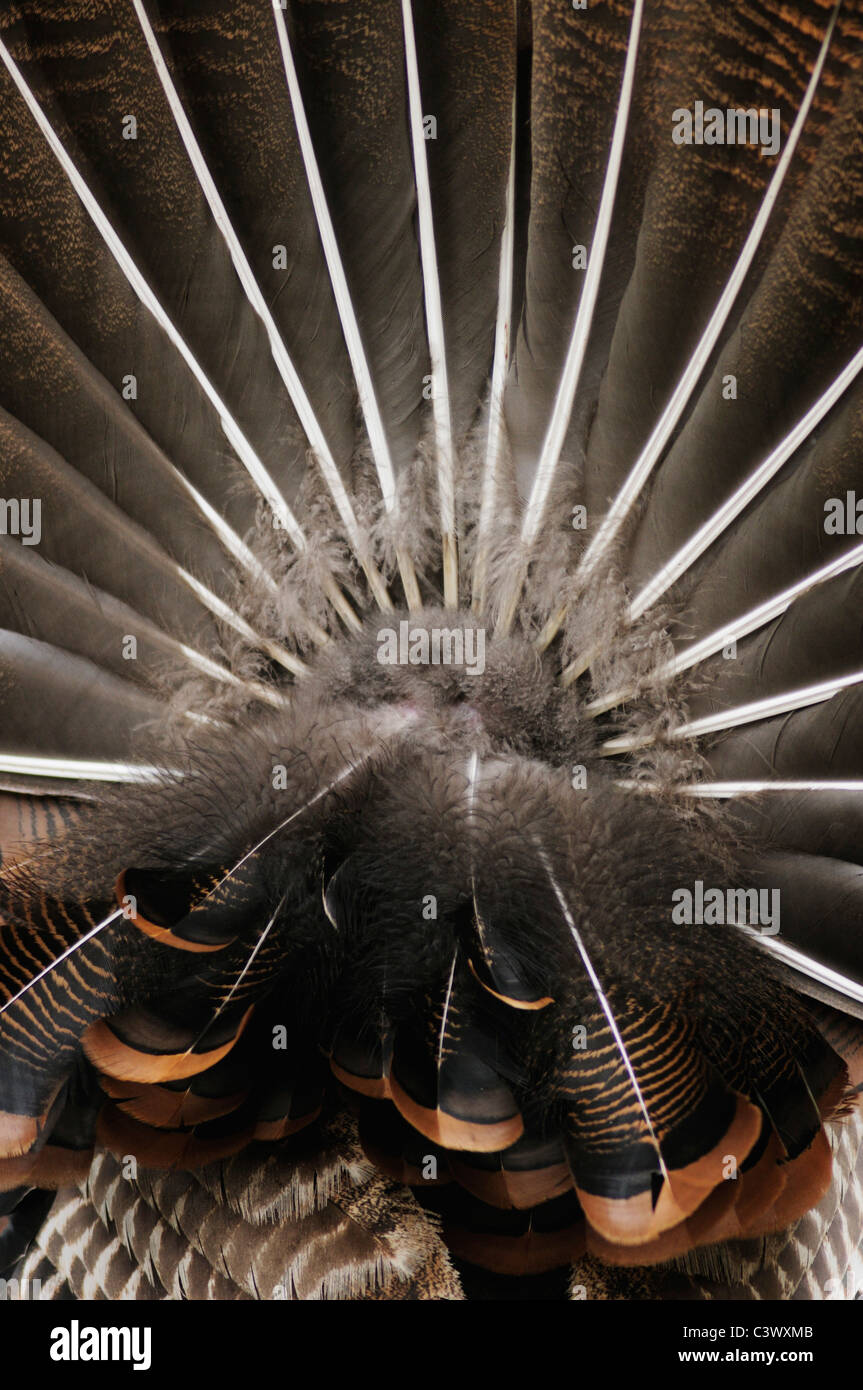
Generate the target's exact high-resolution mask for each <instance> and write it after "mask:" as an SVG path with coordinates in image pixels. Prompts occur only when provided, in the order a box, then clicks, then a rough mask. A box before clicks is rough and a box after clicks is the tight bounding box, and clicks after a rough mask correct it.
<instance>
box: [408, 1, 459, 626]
mask: <svg viewBox="0 0 863 1390" xmlns="http://www.w3.org/2000/svg"><path fill="white" fill-rule="evenodd" d="M402 21H403V25H404V40H405V63H406V68H407V85H408V108H409V111H410V128H411V144H412V148H413V158H414V178H415V181H416V190H417V218H418V223H419V243H420V259H421V262H422V272H423V294H424V299H425V311H426V331H427V334H428V347H429V358H430V360H431V378H432V379H431V390H432V414H433V417H434V427H435V455H436V463H437V479H438V501H439V506H440V525H441V535H442V538H443V577H444V603H445V604H446V606H447V607H448V608H456V607H457V606H458V549H457V545H456V508H455V456H454V450H453V438H452V420H451V417H450V398H449V380H448V376H447V364H446V345H445V341H444V326H443V302H442V299H441V287H440V274H439V272H438V263H437V252H436V249H435V235H434V217H433V213H432V200H431V184H430V182H429V171H428V152H427V149H426V141H425V136H424V133H423V110H422V96H421V93H420V78H419V65H418V62H417V50H416V36H415V34H414V20H413V9H412V6H411V0H402Z"/></svg>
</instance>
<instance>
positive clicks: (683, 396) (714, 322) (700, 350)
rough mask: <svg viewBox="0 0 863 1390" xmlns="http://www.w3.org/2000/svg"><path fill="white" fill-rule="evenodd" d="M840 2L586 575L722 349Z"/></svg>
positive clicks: (583, 568) (582, 567)
mask: <svg viewBox="0 0 863 1390" xmlns="http://www.w3.org/2000/svg"><path fill="white" fill-rule="evenodd" d="M840 4H841V0H838V3H837V4H836V6H835V8H834V10H833V12H832V14H831V16H830V20H829V23H828V25H827V29H826V32H825V34H824V38H823V40H822V43H821V48H820V50H819V53H818V57H817V59H816V60H815V65H814V67H813V69H812V74H811V76H810V78H809V83H808V85H807V87H806V91H805V93H804V96H803V100H802V102H801V104H800V109H799V111H798V112H797V115H796V117H795V119H794V122H793V124H792V126H791V129H790V130H789V132H788V138H787V140H786V142H785V148H784V150H783V151H782V154H781V155H780V157H779V160H778V163H777V165H776V168H775V170H774V172H773V176H772V178H771V180H770V183H769V184H768V186H767V191H766V192H765V194H764V198H763V200H762V202H761V206H760V207H759V209H758V212H757V213H756V216H755V219H754V221H753V223H752V226H751V228H750V230H749V234H748V236H747V238H746V241H745V242H744V244H743V249H742V251H741V252H740V255H739V257H738V259H737V262H736V264H735V266H734V268H733V270H732V272H731V274H730V276H729V277H728V280H727V281H726V284H725V286H724V288H723V290H722V293H721V295H720V297H719V300H718V302H717V304H716V307H715V309H714V310H713V313H712V314H711V316H710V319H709V321H708V324H707V327H706V328H705V330H704V332H703V333H702V335H701V338H700V339H699V342H698V344H697V346H696V348H695V350H694V352H693V353H692V356H691V357H690V359H689V361H688V363H687V365H686V368H685V370H684V372H683V374H682V376H681V377H680V380H679V381H678V383H677V385H676V386H675V388H674V391H673V392H672V394H671V398H670V399H669V401H668V403H667V405H666V406H665V409H664V410H663V412H662V414H661V415H660V417H659V420H658V421H657V423H656V425H655V426H654V429H653V431H652V432H651V434H650V437H649V439H648V440H647V443H646V444H645V446H644V448H643V449H642V451H641V453H640V454H639V456H638V458H637V460H636V462H635V464H634V465H633V467H632V470H631V471H630V473H629V476H628V477H627V479H626V481H625V482H624V484H623V487H622V488H621V490H620V492H619V493H618V495H617V497H616V498H615V499H614V501H613V502H612V504H611V506H610V508H609V510H608V512H607V513H606V515H605V517H604V518H603V520H602V522H601V524H600V526H599V528H598V530H597V532H596V535H595V536H594V537H593V540H592V541H591V542H590V544H589V545H588V547H587V549H586V550H585V552H584V555H583V556H582V559H581V563H580V564H579V567H578V571H577V574H578V575H579V576H580V577H584V576H586V575H588V574H589V573H591V572H592V571H593V569H594V568H595V566H596V565H597V563H598V562H599V561H600V560H601V558H602V557H603V556H604V555H605V553H606V552H607V550H608V548H609V546H610V545H611V544H612V542H613V541H614V539H615V537H616V535H617V533H618V531H619V530H620V528H621V526H622V525H623V522H624V521H625V520H626V518H627V516H628V515H629V513H630V511H631V509H632V506H633V505H634V503H635V500H636V498H637V497H638V496H639V494H640V493H641V490H642V488H643V487H644V484H645V482H646V481H647V479H648V478H649V476H650V474H651V473H652V471H653V469H654V468H655V466H656V464H657V463H658V461H659V459H660V457H661V456H662V453H663V451H664V449H665V446H666V444H667V443H668V442H669V440H670V439H671V436H672V434H673V432H674V429H675V427H676V425H677V423H678V421H679V420H680V418H681V416H682V414H683V412H684V410H685V409H686V405H687V403H688V401H689V398H690V396H691V395H692V393H693V391H694V390H695V388H696V386H697V384H698V381H699V379H700V377H701V375H702V373H703V371H704V369H705V367H706V366H707V363H708V361H709V360H710V357H711V354H712V353H713V350H714V348H715V347H716V344H717V342H718V340H719V335H720V333H721V332H722V330H723V328H724V326H725V323H726V321H727V319H728V315H729V313H730V312H731V308H732V306H733V304H734V301H735V299H736V298H737V295H738V293H739V291H740V288H741V286H742V285H743V281H744V280H745V278H746V276H747V274H748V272H749V270H750V267H751V265H752V262H753V260H754V258H755V253H756V252H757V250H758V247H759V245H760V243H761V239H762V237H763V235H764V231H765V228H766V226H767V223H768V221H769V218H770V216H771V213H772V212H773V208H774V205H775V203H776V200H777V198H778V197H779V193H780V190H781V187H782V183H783V181H784V179H785V175H786V172H787V170H788V166H789V164H790V162H791V157H792V155H793V154H794V150H795V149H796V147H797V142H798V140H799V138H800V132H801V131H802V129H803V125H804V122H805V121H806V118H807V116H808V114H809V108H810V107H811V105H812V100H813V98H814V96H815V89H816V87H817V86H818V82H819V80H820V78H821V72H822V69H823V67H824V63H825V61H826V58H827V51H828V49H829V47H830V40H831V39H832V37H833V29H834V26H835V24H836V17H837V15H838V13H839V6H840Z"/></svg>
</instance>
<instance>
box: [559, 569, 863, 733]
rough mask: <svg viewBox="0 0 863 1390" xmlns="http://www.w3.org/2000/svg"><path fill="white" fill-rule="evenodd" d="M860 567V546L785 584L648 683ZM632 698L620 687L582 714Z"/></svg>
mask: <svg viewBox="0 0 863 1390" xmlns="http://www.w3.org/2000/svg"><path fill="white" fill-rule="evenodd" d="M860 564H863V544H860V545H856V546H854V547H853V548H852V549H851V550H848V551H846V552H845V553H844V554H843V555H840V556H839V557H838V558H837V559H836V560H831V562H830V563H829V564H827V565H822V566H821V568H820V569H817V570H813V571H812V572H811V573H810V574H807V575H804V577H803V578H802V579H798V580H797V582H796V583H795V584H789V586H788V587H787V588H786V589H783V590H782V591H781V592H780V593H777V594H773V595H771V597H770V598H768V599H765V600H764V602H763V603H760V604H758V606H757V607H756V608H750V609H749V610H748V612H746V613H741V614H740V616H739V617H737V618H733V619H731V620H730V621H729V622H727V623H726V624H725V625H724V626H723V627H719V628H716V629H714V631H713V632H711V633H709V634H708V636H707V637H703V638H702V639H701V640H700V641H699V642H692V643H690V644H689V645H688V646H686V647H684V648H683V650H682V651H681V652H679V653H678V655H677V656H676V657H675V658H674V660H673V661H669V662H666V664H665V665H664V666H660V667H659V668H658V669H657V670H656V672H655V673H654V675H653V676H652V677H651V681H655V682H656V683H657V684H660V683H664V682H665V681H669V680H673V679H674V677H675V676H679V675H680V673H681V672H682V671H686V670H688V669H689V668H690V667H691V666H695V665H697V664H698V662H699V661H705V660H706V659H707V658H708V657H710V656H715V655H716V653H717V652H720V651H722V648H723V647H726V646H728V645H729V643H731V642H737V641H739V640H740V639H741V638H743V637H747V636H748V635H749V633H751V632H756V631H757V630H758V628H760V627H764V626H765V624H766V623H770V622H772V621H773V619H774V618H778V617H780V616H781V615H782V614H783V613H784V612H785V611H786V609H788V608H789V607H790V606H791V604H792V603H793V602H794V600H795V599H797V598H799V597H800V596H801V594H805V593H808V592H809V590H810V589H814V588H815V587H816V586H817V585H818V584H824V583H826V581H827V580H828V579H835V578H836V576H837V575H839V574H843V573H844V572H845V570H849V569H853V568H854V567H855V566H856V565H860ZM636 694H637V691H636V688H635V686H626V687H623V686H621V687H620V688H619V689H618V690H615V691H613V692H612V693H611V694H609V695H603V696H602V697H601V698H600V699H598V700H591V702H590V704H588V705H585V707H584V712H585V714H587V715H590V716H591V717H595V716H596V715H598V714H605V713H606V712H607V711H608V710H611V709H614V708H615V707H616V706H617V705H621V704H623V703H624V702H625V701H626V700H631V699H632V698H633V697H634V696H635V695H636Z"/></svg>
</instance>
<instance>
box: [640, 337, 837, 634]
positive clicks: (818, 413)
mask: <svg viewBox="0 0 863 1390" xmlns="http://www.w3.org/2000/svg"><path fill="white" fill-rule="evenodd" d="M861 369H863V348H860V350H859V351H858V352H856V353H855V354H854V356H853V357H852V358H851V361H850V362H848V363H847V364H846V366H845V367H844V368H843V370H842V371H841V372H840V373H839V375H838V376H837V377H836V378H835V380H834V381H832V382H831V384H830V386H829V387H828V389H827V390H826V391H825V392H824V393H823V395H821V396H819V398H818V400H817V401H816V402H815V404H814V405H813V406H811V408H810V409H809V410H808V411H807V412H806V414H805V415H804V416H803V417H802V418H801V419H800V420H798V422H797V424H796V425H795V426H794V428H793V430H791V431H790V433H789V434H787V435H786V436H785V438H784V439H783V440H782V441H781V443H779V444H777V446H776V448H775V449H774V450H773V451H772V453H771V454H769V455H768V457H767V458H766V459H765V460H764V461H763V463H761V464H759V466H758V467H757V468H756V469H755V470H754V471H753V472H752V473H750V475H749V477H748V478H747V479H746V480H745V482H743V483H741V485H740V487H739V488H737V489H736V491H735V492H733V493H732V495H731V496H730V497H729V498H728V500H727V501H726V502H724V503H723V504H722V506H721V507H719V508H717V510H716V511H715V512H714V513H713V515H712V516H711V517H710V518H709V520H707V521H706V522H705V523H704V525H703V526H700V527H699V528H698V530H697V531H696V532H695V533H694V534H693V535H692V536H691V537H690V539H689V540H688V541H687V542H686V544H685V545H683V546H681V547H680V549H679V550H678V551H677V552H676V554H675V555H673V556H672V558H671V559H670V560H669V561H668V563H667V564H665V565H663V567H662V569H661V570H660V571H659V573H658V574H656V575H655V576H654V578H653V579H651V580H650V582H649V583H648V584H645V586H644V588H643V589H642V590H641V592H640V593H639V594H637V595H636V597H635V598H634V599H633V601H632V604H631V606H630V610H629V616H630V620H631V621H632V622H634V621H635V620H636V618H640V617H641V614H642V613H644V612H646V611H647V609H648V608H650V606H651V605H652V604H653V603H655V602H656V600H657V599H658V598H660V597H661V596H662V594H664V593H665V591H666V590H667V589H669V588H670V587H671V585H672V584H674V583H676V582H677V580H678V579H679V578H680V576H681V575H682V574H683V573H685V571H686V570H687V569H689V567H690V565H692V564H694V562H695V561H696V560H697V559H698V557H699V556H700V555H703V553H704V551H705V550H707V548H708V547H709V546H711V545H712V544H713V543H714V541H715V540H717V539H718V538H719V537H720V536H721V535H722V533H723V532H724V531H725V530H727V528H728V527H729V526H730V525H731V523H732V522H733V521H734V520H735V519H736V518H737V517H738V516H739V515H740V513H741V512H742V511H744V509H745V508H746V507H748V506H749V504H750V502H752V501H753V499H754V498H755V497H757V496H758V493H759V492H760V491H761V490H762V488H764V487H766V485H767V483H769V482H770V479H771V478H773V477H774V476H775V474H776V473H778V472H779V470H780V468H782V467H783V465H784V464H785V463H787V461H788V460H789V459H790V458H791V455H792V454H793V453H795V451H796V450H797V449H799V447H800V445H801V444H802V443H803V442H804V441H805V440H806V439H807V438H808V437H809V435H810V434H811V433H812V431H813V430H814V429H815V428H816V426H817V425H818V424H820V422H821V421H822V420H823V419H824V416H825V415H826V414H827V412H828V411H829V410H832V408H833V406H834V405H835V404H836V402H837V401H838V400H839V398H840V396H841V395H842V394H843V393H844V392H845V391H846V390H847V389H848V387H849V386H850V385H851V382H852V381H853V380H854V378H855V377H856V376H857V375H858V374H859V372H860V371H861Z"/></svg>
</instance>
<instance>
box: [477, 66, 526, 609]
mask: <svg viewBox="0 0 863 1390" xmlns="http://www.w3.org/2000/svg"><path fill="white" fill-rule="evenodd" d="M516 130H517V127H516V98H515V91H513V97H512V144H511V147H510V156H509V175H508V177H507V184H506V212H505V215H504V224H503V232H502V234H501V239H500V277H499V280H498V291H497V322H496V325H495V332H494V360H493V363H492V371H491V392H490V396H489V407H488V434H487V437H486V449H485V464H484V467H483V475H482V497H481V500H480V512H479V520H478V522H477V533H476V555H475V558H474V568H473V610H474V612H475V613H477V614H479V613H482V611H483V609H484V608H485V604H486V583H487V578H488V534H489V531H490V529H491V525H492V522H493V520H494V515H495V509H496V507H497V499H498V493H499V490H500V470H501V465H502V460H503V444H504V416H503V397H504V391H505V388H506V374H507V371H508V369H509V360H510V350H511V339H512V286H513V271H514V264H515V148H516Z"/></svg>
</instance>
